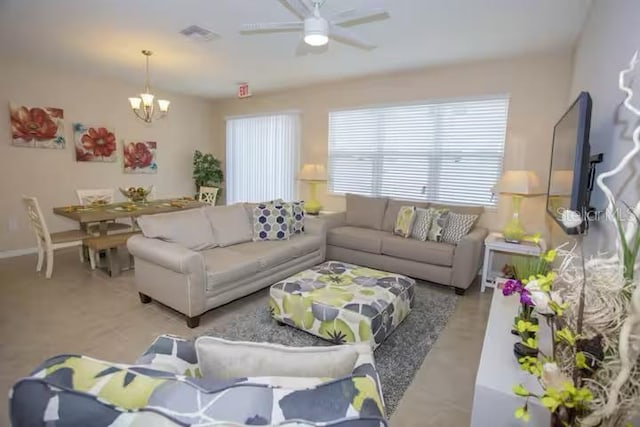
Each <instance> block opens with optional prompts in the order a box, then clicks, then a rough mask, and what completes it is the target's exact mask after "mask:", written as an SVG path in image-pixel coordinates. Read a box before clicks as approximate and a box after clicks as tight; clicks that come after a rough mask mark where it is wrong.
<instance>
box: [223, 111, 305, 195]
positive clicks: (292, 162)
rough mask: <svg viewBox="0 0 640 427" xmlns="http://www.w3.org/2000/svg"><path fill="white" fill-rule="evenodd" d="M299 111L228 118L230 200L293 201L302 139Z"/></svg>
mask: <svg viewBox="0 0 640 427" xmlns="http://www.w3.org/2000/svg"><path fill="white" fill-rule="evenodd" d="M299 135H300V132H299V116H298V114H296V113H290V114H289V113H287V114H275V115H268V116H255V117H236V118H234V117H232V118H228V119H227V138H226V139H227V141H226V147H227V151H226V153H227V154H226V175H227V176H226V192H227V203H228V204H232V203H237V202H264V201H267V200H274V199H280V198H281V199H284V200H293V199H294V198H295V194H296V191H295V189H296V187H295V176H296V173H297V171H298V146H299V140H300V137H299Z"/></svg>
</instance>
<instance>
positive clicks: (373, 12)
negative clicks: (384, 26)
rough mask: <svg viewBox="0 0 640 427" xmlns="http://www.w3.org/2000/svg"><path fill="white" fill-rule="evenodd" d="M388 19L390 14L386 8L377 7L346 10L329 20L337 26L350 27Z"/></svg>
mask: <svg viewBox="0 0 640 427" xmlns="http://www.w3.org/2000/svg"><path fill="white" fill-rule="evenodd" d="M388 17H389V12H387V11H386V10H385V9H384V8H381V7H379V8H378V7H376V8H359V9H350V10H345V11H344V12H340V13H337V14H335V15H333V16H332V17H331V19H329V20H330V21H331V22H333V23H334V24H337V25H348V24H354V23H364V22H369V21H377V20H381V19H387V18H388Z"/></svg>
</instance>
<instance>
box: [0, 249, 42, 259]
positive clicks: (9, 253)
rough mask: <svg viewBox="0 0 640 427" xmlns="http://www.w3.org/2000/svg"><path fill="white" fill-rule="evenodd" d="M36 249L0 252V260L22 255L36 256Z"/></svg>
mask: <svg viewBox="0 0 640 427" xmlns="http://www.w3.org/2000/svg"><path fill="white" fill-rule="evenodd" d="M37 253H38V248H27V249H14V250H12V251H0V259H3V258H14V257H17V256H22V255H31V254H37Z"/></svg>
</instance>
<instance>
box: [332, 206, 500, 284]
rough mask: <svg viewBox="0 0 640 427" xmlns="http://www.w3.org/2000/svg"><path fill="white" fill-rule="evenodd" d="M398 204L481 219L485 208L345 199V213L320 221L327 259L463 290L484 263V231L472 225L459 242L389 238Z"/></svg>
mask: <svg viewBox="0 0 640 427" xmlns="http://www.w3.org/2000/svg"><path fill="white" fill-rule="evenodd" d="M402 206H416V207H422V208H426V207H430V206H433V207H446V208H448V209H449V210H450V211H452V212H457V213H464V214H477V215H481V214H482V212H483V210H484V208H482V207H475V206H444V205H435V204H430V203H423V202H415V201H402V200H393V199H386V198H369V197H362V196H355V195H347V210H346V212H340V213H336V214H330V215H326V216H324V217H323V219H324V220H325V221H326V222H327V259H331V260H337V261H343V262H348V263H352V264H357V265H362V266H367V267H371V268H377V269H381V270H384V271H389V272H393V273H399V274H405V275H407V276H410V277H414V278H417V279H422V280H426V281H430V282H434V283H439V284H442V285H447V286H453V287H454V288H455V291H456V293H458V294H464V291H465V290H466V289H467V288H468V287H469V286H470V285H471V283H472V282H473V281H474V279H475V278H476V276H477V274H478V271H479V270H480V267H481V264H482V254H483V246H484V239H485V238H486V236H487V233H488V232H487V230H486V229H484V228H481V227H477V226H476V227H475V228H473V229H472V230H471V232H470V233H469V234H467V235H466V236H465V237H464V238H463V239H462V240H461V241H460V242H458V244H455V245H454V244H448V243H440V242H432V241H421V240H416V239H412V238H404V237H400V236H397V235H394V234H393V229H394V225H395V221H396V217H397V216H398V211H399V210H400V208H401V207H402Z"/></svg>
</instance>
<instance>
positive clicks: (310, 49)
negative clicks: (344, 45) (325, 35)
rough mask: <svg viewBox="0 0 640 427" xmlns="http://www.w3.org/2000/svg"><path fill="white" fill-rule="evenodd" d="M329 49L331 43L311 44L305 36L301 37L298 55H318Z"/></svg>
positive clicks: (297, 49) (297, 48)
mask: <svg viewBox="0 0 640 427" xmlns="http://www.w3.org/2000/svg"><path fill="white" fill-rule="evenodd" d="M328 50H329V44H328V43H327V44H325V45H324V46H310V45H308V44H307V43H305V41H304V37H303V38H301V39H300V43H298V46H297V47H296V56H307V55H318V54H320V53H325V52H326V51H328Z"/></svg>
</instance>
